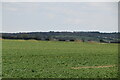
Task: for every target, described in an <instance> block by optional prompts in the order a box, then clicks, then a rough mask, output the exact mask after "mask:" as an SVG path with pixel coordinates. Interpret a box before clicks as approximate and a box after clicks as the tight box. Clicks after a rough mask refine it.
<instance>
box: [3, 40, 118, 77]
mask: <svg viewBox="0 0 120 80" xmlns="http://www.w3.org/2000/svg"><path fill="white" fill-rule="evenodd" d="M2 60H3V65H2V68H3V69H2V71H3V77H5V78H6V77H7V78H12V77H14V78H18V77H20V78H21V77H23V78H35V77H37V78H116V77H117V73H118V72H117V62H118V44H101V43H87V42H84V43H83V42H59V41H35V40H26V41H25V40H2Z"/></svg>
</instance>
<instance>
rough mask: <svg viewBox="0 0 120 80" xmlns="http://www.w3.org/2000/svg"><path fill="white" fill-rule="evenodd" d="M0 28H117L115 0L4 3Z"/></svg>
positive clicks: (106, 29)
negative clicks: (111, 0) (101, 0)
mask: <svg viewBox="0 0 120 80" xmlns="http://www.w3.org/2000/svg"><path fill="white" fill-rule="evenodd" d="M2 7H3V8H2V9H3V31H5V32H19V31H63V30H64V31H76V30H77V31H82V30H86V31H89V30H93V31H94V30H98V31H102V32H106V31H107V32H114V31H118V3H117V2H59V3H55V2H50V3H49V2H48V3H45V2H10V3H9V2H5V3H3V6H2Z"/></svg>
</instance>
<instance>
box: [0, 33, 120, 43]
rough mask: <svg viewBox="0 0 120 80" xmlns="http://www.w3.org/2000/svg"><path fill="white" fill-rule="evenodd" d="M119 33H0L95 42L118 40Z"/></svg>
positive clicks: (17, 37)
mask: <svg viewBox="0 0 120 80" xmlns="http://www.w3.org/2000/svg"><path fill="white" fill-rule="evenodd" d="M119 34H120V33H117V32H114V33H100V32H95V31H94V32H54V31H50V32H28V33H0V35H1V36H2V38H3V39H24V40H30V39H34V40H45V41H50V40H57V41H77V40H80V41H83V42H85V41H97V42H111V43H112V42H119V40H120V38H119Z"/></svg>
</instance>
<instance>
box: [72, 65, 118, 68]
mask: <svg viewBox="0 0 120 80" xmlns="http://www.w3.org/2000/svg"><path fill="white" fill-rule="evenodd" d="M114 66H116V65H106V66H82V67H71V69H87V68H106V67H114Z"/></svg>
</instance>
